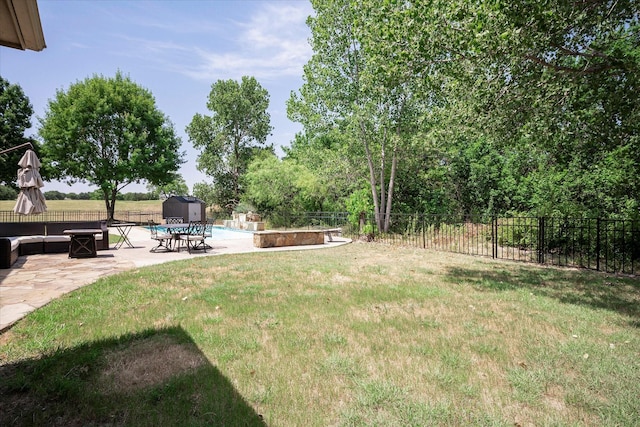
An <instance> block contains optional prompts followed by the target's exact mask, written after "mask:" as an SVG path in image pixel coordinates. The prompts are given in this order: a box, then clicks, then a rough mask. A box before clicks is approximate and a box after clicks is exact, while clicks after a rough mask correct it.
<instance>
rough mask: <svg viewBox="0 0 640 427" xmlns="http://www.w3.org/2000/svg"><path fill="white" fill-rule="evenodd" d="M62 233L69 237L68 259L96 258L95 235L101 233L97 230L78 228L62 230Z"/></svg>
mask: <svg viewBox="0 0 640 427" xmlns="http://www.w3.org/2000/svg"><path fill="white" fill-rule="evenodd" d="M63 233H64V234H67V235H70V236H71V243H70V244H69V258H95V257H97V256H98V253H97V247H96V236H95V235H96V234H98V233H102V230H100V229H99V228H78V229H71V230H64V231H63Z"/></svg>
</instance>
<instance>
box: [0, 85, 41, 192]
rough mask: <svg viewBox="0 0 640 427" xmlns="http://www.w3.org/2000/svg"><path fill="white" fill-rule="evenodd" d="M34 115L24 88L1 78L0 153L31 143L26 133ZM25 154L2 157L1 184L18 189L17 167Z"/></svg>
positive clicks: (16, 153) (15, 153)
mask: <svg viewBox="0 0 640 427" xmlns="http://www.w3.org/2000/svg"><path fill="white" fill-rule="evenodd" d="M32 115H33V107H32V106H31V103H30V102H29V98H28V97H27V96H26V95H25V94H24V92H23V91H22V88H21V87H20V86H19V85H17V84H11V83H9V81H7V80H5V79H4V78H2V76H0V151H1V150H5V149H9V148H13V147H16V146H18V145H20V144H24V143H25V142H29V141H30V140H29V139H27V138H26V137H25V135H24V133H25V131H26V130H27V129H28V128H30V127H31V116H32ZM31 142H32V144H34V145H35V141H31ZM23 154H24V150H23V151H19V150H16V151H12V152H9V153H5V154H3V155H2V156H0V184H4V185H6V186H8V187H12V188H14V189H16V188H17V186H16V172H17V170H18V166H17V165H18V161H19V160H20V157H21V156H22V155H23Z"/></svg>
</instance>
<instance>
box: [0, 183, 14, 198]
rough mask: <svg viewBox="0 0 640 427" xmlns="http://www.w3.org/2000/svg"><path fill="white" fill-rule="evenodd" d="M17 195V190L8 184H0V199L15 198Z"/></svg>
mask: <svg viewBox="0 0 640 427" xmlns="http://www.w3.org/2000/svg"><path fill="white" fill-rule="evenodd" d="M16 197H18V192H17V191H16V190H15V189H14V188H12V187H9V186H6V185H0V200H15V198H16Z"/></svg>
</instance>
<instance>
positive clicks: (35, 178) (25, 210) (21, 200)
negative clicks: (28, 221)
mask: <svg viewBox="0 0 640 427" xmlns="http://www.w3.org/2000/svg"><path fill="white" fill-rule="evenodd" d="M18 166H20V169H18V187H20V194H19V195H18V200H17V201H16V205H15V206H14V208H13V211H14V212H15V213H17V214H22V215H35V214H40V213H42V212H45V211H46V210H47V204H46V201H45V198H44V195H43V194H42V191H41V190H40V188H42V187H43V186H44V183H43V182H42V177H41V176H40V159H38V156H36V153H35V152H34V151H33V150H27V151H26V153H24V156H22V158H21V159H20V161H19V162H18Z"/></svg>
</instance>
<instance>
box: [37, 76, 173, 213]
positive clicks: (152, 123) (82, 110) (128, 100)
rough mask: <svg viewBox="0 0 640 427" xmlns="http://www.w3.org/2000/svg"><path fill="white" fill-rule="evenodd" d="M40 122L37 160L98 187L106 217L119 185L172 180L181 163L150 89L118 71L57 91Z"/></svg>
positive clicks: (71, 178) (56, 173)
mask: <svg viewBox="0 0 640 427" xmlns="http://www.w3.org/2000/svg"><path fill="white" fill-rule="evenodd" d="M40 125H41V126H40V130H39V132H40V136H41V137H42V139H43V140H44V144H43V153H44V159H43V162H44V163H48V164H49V165H50V166H51V167H52V169H51V170H52V175H53V176H54V177H55V178H60V179H66V181H67V182H68V183H74V182H89V183H91V184H94V185H96V186H98V187H99V188H100V190H101V192H102V196H103V200H104V202H105V205H106V209H107V212H108V220H109V221H113V220H114V212H115V203H116V195H117V194H118V192H119V191H120V190H122V189H123V188H124V187H125V186H127V185H129V184H131V183H133V182H141V181H143V180H146V181H148V182H149V183H151V184H152V185H158V186H161V185H164V184H167V183H169V182H172V181H174V179H175V177H176V171H177V170H178V168H179V166H180V164H181V163H182V162H183V160H182V157H183V153H181V152H180V151H179V149H180V139H179V138H178V137H177V136H176V134H175V131H174V129H173V124H172V123H171V122H170V121H169V119H168V118H167V117H166V116H164V114H162V112H161V111H160V110H158V109H157V107H156V105H155V100H154V98H153V95H152V94H151V92H149V91H148V90H146V89H144V88H142V87H141V86H139V85H137V84H136V83H134V82H133V81H132V80H131V79H130V78H129V77H125V76H123V75H122V73H120V72H118V73H117V74H116V75H115V77H113V78H107V77H103V76H97V75H94V76H93V77H91V78H87V79H85V80H84V81H79V82H76V83H74V84H72V85H71V86H70V87H69V89H68V90H67V91H63V90H58V91H57V92H56V97H55V98H54V99H53V100H50V101H49V104H48V109H47V112H46V115H45V117H44V118H43V119H41V120H40Z"/></svg>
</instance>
